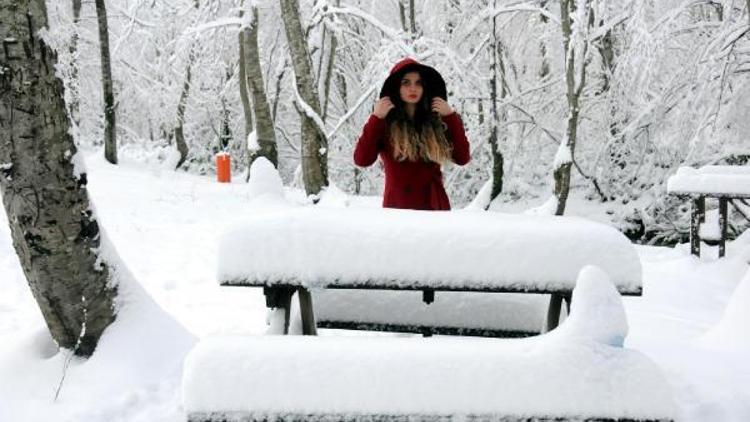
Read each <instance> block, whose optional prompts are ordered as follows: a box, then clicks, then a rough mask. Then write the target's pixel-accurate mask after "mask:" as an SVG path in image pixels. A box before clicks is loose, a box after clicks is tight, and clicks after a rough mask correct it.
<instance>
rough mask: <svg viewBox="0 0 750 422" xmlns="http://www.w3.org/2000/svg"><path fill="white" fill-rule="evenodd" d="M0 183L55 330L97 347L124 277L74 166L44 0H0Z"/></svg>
mask: <svg viewBox="0 0 750 422" xmlns="http://www.w3.org/2000/svg"><path fill="white" fill-rule="evenodd" d="M0 22H3V25H0V39H3V40H4V47H5V48H4V50H3V52H2V53H1V56H0V69H1V70H2V72H0V163H1V164H0V189H1V190H2V197H3V205H4V206H5V211H6V213H7V215H8V221H9V225H10V230H11V235H12V237H13V246H14V247H15V249H16V253H17V254H18V257H19V260H20V262H21V267H22V269H23V271H24V274H25V275H26V279H27V281H28V283H29V287H30V288H31V292H32V294H33V295H34V298H35V299H36V302H37V303H38V305H39V308H40V309H41V311H42V315H43V317H44V319H45V321H46V323H47V326H48V327H49V330H50V333H51V334H52V338H53V339H54V340H55V341H56V342H57V343H58V345H59V346H60V347H63V348H67V349H72V350H73V351H74V352H75V353H76V354H77V355H80V356H90V355H91V354H92V353H93V352H94V349H95V348H96V345H97V342H98V340H99V338H100V336H101V335H102V332H103V331H104V329H105V328H106V327H107V326H108V325H109V324H110V323H112V321H114V319H115V309H114V306H113V301H114V299H115V297H116V295H117V286H116V285H115V284H114V282H113V280H111V279H110V276H111V274H113V273H112V272H111V268H110V266H109V264H108V263H107V262H106V261H105V260H103V259H102V256H100V255H99V249H100V240H101V239H100V233H99V226H98V224H97V222H96V218H95V216H94V213H93V211H92V208H91V204H90V203H89V198H88V194H87V191H86V174H85V173H80V171H81V170H82V169H80V168H76V166H75V164H74V159H75V157H76V146H75V144H74V142H73V138H72V136H71V135H70V120H69V118H68V115H67V114H66V110H65V102H64V99H63V84H62V81H60V80H59V79H58V78H57V77H56V76H55V64H56V61H57V57H56V56H55V54H54V53H53V51H52V50H51V49H50V48H49V47H48V46H47V45H46V44H45V43H44V40H43V39H42V38H41V37H39V36H37V32H38V31H39V30H40V29H41V28H43V27H45V26H46V24H47V16H46V9H45V3H44V2H43V1H34V0H0Z"/></svg>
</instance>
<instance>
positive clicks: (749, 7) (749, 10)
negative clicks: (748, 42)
mask: <svg viewBox="0 0 750 422" xmlns="http://www.w3.org/2000/svg"><path fill="white" fill-rule="evenodd" d="M745 12H746V13H747V24H748V25H750V0H747V9H745Z"/></svg>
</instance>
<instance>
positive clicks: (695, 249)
mask: <svg viewBox="0 0 750 422" xmlns="http://www.w3.org/2000/svg"><path fill="white" fill-rule="evenodd" d="M705 214H706V198H705V197H704V196H699V197H697V198H693V204H692V207H691V210H690V253H691V254H693V255H695V256H697V257H698V258H700V256H701V238H700V227H701V223H702V222H703V221H704V220H705V219H706V217H705Z"/></svg>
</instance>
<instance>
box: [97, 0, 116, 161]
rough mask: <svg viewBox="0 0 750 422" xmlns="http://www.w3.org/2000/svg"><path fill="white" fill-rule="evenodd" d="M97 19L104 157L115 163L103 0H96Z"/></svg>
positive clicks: (113, 124)
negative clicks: (102, 100)
mask: <svg viewBox="0 0 750 422" xmlns="http://www.w3.org/2000/svg"><path fill="white" fill-rule="evenodd" d="M95 2H96V17H97V19H98V21H99V52H100V54H101V61H102V93H103V94H104V157H105V158H106V159H107V161H109V162H110V163H112V164H117V124H116V122H115V94H114V89H113V88H112V64H111V59H110V55H109V26H108V25H107V9H106V7H105V6H104V0H96V1H95Z"/></svg>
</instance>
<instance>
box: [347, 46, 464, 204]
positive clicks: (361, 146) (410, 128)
mask: <svg viewBox="0 0 750 422" xmlns="http://www.w3.org/2000/svg"><path fill="white" fill-rule="evenodd" d="M447 97H448V96H447V93H446V89H445V81H443V78H442V76H440V74H439V73H438V72H437V71H436V70H435V69H433V68H431V67H429V66H425V65H423V64H420V63H418V62H417V61H415V60H413V59H410V58H407V59H404V60H401V61H400V62H398V63H396V65H395V66H393V68H392V69H391V73H390V75H389V76H388V78H387V79H386V80H385V83H384V84H383V88H382V89H381V90H380V99H379V100H378V101H377V102H376V103H375V108H374V111H373V113H372V115H370V118H369V119H368V120H367V123H366V124H365V127H364V129H363V130H362V135H361V136H360V138H359V141H358V142H357V146H356V147H355V149H354V162H355V163H356V164H357V165H358V166H362V167H367V166H370V165H372V163H374V162H375V160H376V159H377V158H378V155H380V158H381V160H382V161H383V165H384V167H385V192H384V193H383V207H387V208H407V209H414V210H450V208H451V205H450V201H449V200H448V195H447V194H446V193H445V187H443V175H442V173H441V171H440V166H441V165H442V164H443V163H445V162H447V161H448V160H451V161H453V162H454V163H456V164H458V165H464V164H466V163H468V162H469V142H468V141H467V140H466V133H465V132H464V126H463V123H462V122H461V119H460V118H459V117H458V114H456V113H455V112H454V111H453V109H452V108H451V106H450V105H448V102H447V101H446V100H447Z"/></svg>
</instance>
